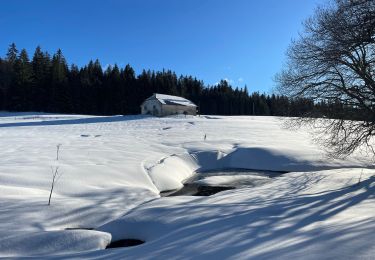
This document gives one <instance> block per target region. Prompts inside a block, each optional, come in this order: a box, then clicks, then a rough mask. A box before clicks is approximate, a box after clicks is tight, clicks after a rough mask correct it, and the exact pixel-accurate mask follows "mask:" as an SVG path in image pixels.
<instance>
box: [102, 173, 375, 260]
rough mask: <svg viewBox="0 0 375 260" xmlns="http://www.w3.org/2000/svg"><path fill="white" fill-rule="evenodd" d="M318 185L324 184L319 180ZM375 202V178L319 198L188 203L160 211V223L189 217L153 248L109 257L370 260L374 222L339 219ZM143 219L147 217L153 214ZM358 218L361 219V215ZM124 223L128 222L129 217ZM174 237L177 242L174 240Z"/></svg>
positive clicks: (317, 195)
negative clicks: (166, 217)
mask: <svg viewBox="0 0 375 260" xmlns="http://www.w3.org/2000/svg"><path fill="white" fill-rule="evenodd" d="M306 181H308V180H306ZM312 181H319V178H318V179H314V180H312ZM303 185H304V184H303ZM297 189H298V188H297ZM301 189H303V188H301ZM243 192H246V189H244V190H243ZM234 195H236V194H233V196H234ZM225 196H231V192H228V193H227V194H226V195H225ZM237 196H238V194H237ZM374 198H375V176H372V177H370V178H368V179H366V180H364V181H362V182H361V183H359V184H355V185H351V186H347V187H344V188H340V189H334V190H330V191H326V192H320V193H314V194H301V195H293V194H290V195H288V194H286V195H284V196H282V197H280V198H277V197H276V198H275V197H273V198H259V197H252V198H249V199H248V200H242V201H241V202H239V203H227V202H225V197H222V196H220V197H218V198H217V201H215V198H212V199H211V200H206V199H202V200H201V203H197V200H195V201H192V202H187V203H186V202H184V203H183V205H175V206H172V207H169V208H168V209H163V208H162V207H161V208H158V210H159V211H160V212H159V216H153V217H154V218H156V219H157V218H159V219H163V216H164V215H171V216H186V217H185V218H184V220H182V221H178V222H177V223H176V224H175V225H174V226H173V225H172V227H170V225H171V223H169V224H168V223H166V225H165V226H164V227H163V228H162V229H161V231H164V232H163V233H162V234H163V236H162V237H161V238H159V239H156V240H154V241H146V244H145V245H146V246H147V249H146V248H139V249H137V248H134V249H132V250H129V251H126V252H124V251H107V252H103V255H105V256H106V257H116V256H118V257H119V256H121V255H123V256H124V255H125V256H127V257H136V256H140V255H142V257H143V258H144V259H152V256H155V255H157V256H158V257H162V258H163V257H165V258H168V257H175V256H176V253H178V256H179V257H181V258H189V259H192V258H194V256H199V257H200V258H202V259H211V258H215V257H217V256H220V258H221V259H227V258H232V259H238V258H248V257H249V256H251V258H254V259H274V258H286V257H299V258H302V257H304V256H306V257H307V256H308V257H309V258H322V257H323V258H324V257H325V256H326V255H327V256H330V257H332V256H335V257H338V258H340V257H342V256H343V255H340V254H342V252H343V251H345V250H346V251H345V252H348V255H347V257H349V258H350V255H352V256H361V255H362V256H363V255H365V256H366V251H367V250H369V249H371V248H372V249H371V250H373V248H374V245H373V241H372V239H371V238H372V237H373V230H374V228H375V220H374V219H371V218H370V217H367V218H366V217H363V218H358V220H353V219H351V217H350V216H351V215H349V216H344V215H340V216H344V218H343V219H344V220H345V221H346V222H345V223H344V222H341V221H340V219H341V218H340V216H338V215H339V214H345V213H346V212H344V211H346V210H348V209H352V208H353V207H355V206H356V205H358V204H360V203H361V202H364V201H365V200H367V199H374ZM212 200H213V201H212ZM223 200H224V201H223ZM212 202H214V203H212ZM362 209H363V207H362ZM149 210H151V212H152V211H153V210H156V209H155V207H153V208H151V209H149ZM352 210H354V209H352ZM202 212H204V213H203V214H202ZM143 214H147V209H145V210H144V212H143ZM351 214H352V212H351ZM355 216H356V217H360V214H355ZM132 219H134V216H132V214H130V216H129V218H128V221H130V222H131V221H132ZM123 220H124V221H127V217H125V218H124V219H123ZM137 221H142V220H141V219H138V220H137ZM157 224H158V222H155V225H157ZM124 233H126V231H125V230H124ZM168 233H169V234H168ZM171 234H173V238H174V239H170V238H169V237H170V235H171ZM176 238H178V239H176ZM269 248H271V250H268V249H269ZM317 248H318V250H317ZM310 249H312V251H310V252H315V253H318V254H319V255H316V256H313V255H306V253H308V252H309V250H310ZM337 249H339V250H337ZM336 252H338V253H336ZM367 252H368V251H367ZM335 254H337V255H335ZM103 255H102V256H103Z"/></svg>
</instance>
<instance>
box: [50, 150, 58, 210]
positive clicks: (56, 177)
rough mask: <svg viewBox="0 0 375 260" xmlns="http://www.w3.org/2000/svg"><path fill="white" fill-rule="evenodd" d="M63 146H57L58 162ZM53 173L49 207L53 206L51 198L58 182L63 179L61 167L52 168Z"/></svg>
mask: <svg viewBox="0 0 375 260" xmlns="http://www.w3.org/2000/svg"><path fill="white" fill-rule="evenodd" d="M60 147H61V144H58V145H56V162H58V161H59V152H60ZM51 173H52V182H51V189H50V192H49V198H48V206H49V205H51V198H52V193H53V188H54V187H55V185H56V183H57V181H58V180H59V178H60V177H61V172H59V166H58V165H56V166H51Z"/></svg>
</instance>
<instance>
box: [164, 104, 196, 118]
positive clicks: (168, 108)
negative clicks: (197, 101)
mask: <svg viewBox="0 0 375 260" xmlns="http://www.w3.org/2000/svg"><path fill="white" fill-rule="evenodd" d="M184 111H186V112H187V114H188V115H194V116H195V115H196V114H197V107H193V106H175V105H162V116H169V115H176V114H184Z"/></svg>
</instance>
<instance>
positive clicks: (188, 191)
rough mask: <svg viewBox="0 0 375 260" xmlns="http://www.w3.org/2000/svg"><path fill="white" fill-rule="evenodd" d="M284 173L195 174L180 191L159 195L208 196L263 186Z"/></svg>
mask: <svg viewBox="0 0 375 260" xmlns="http://www.w3.org/2000/svg"><path fill="white" fill-rule="evenodd" d="M284 173H285V172H276V171H262V170H249V169H220V170H212V171H204V172H197V173H196V174H195V175H194V176H192V177H191V178H189V179H187V180H186V181H185V182H184V186H183V187H182V188H181V189H179V190H173V191H165V192H162V193H161V195H162V196H163V197H170V196H210V195H213V194H215V193H218V192H221V191H225V190H231V189H238V188H242V187H255V186H259V185H263V184H265V183H268V182H270V181H272V178H275V177H278V176H281V175H282V174H284Z"/></svg>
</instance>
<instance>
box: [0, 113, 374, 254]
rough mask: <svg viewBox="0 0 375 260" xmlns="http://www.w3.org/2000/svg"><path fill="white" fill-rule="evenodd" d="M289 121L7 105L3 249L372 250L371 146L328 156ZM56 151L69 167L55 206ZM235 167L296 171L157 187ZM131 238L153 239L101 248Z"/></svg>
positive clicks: (1, 153) (0, 165) (0, 166)
mask: <svg viewBox="0 0 375 260" xmlns="http://www.w3.org/2000/svg"><path fill="white" fill-rule="evenodd" d="M281 123H282V122H281V119H279V118H274V117H221V116H203V117H187V118H185V117H169V118H153V117H148V116H110V117H103V116H100V117H99V116H84V115H59V114H43V113H5V112H4V113H0V140H1V147H2V149H0V192H1V197H0V257H10V256H14V257H22V256H34V257H35V258H36V259H40V258H44V257H45V258H56V259H59V258H84V259H109V258H112V259H113V258H115V259H123V258H130V259H132V258H136V259H138V258H142V259H155V258H162V257H164V258H167V259H180V258H188V259H189V258H190V259H191V258H194V259H208V258H219V259H223V258H232V259H272V258H279V259H288V258H303V259H316V258H319V259H335V258H340V259H371V258H373V256H374V255H375V246H374V245H373V243H372V241H374V239H375V235H374V234H373V233H374V232H373V230H374V228H375V218H374V216H375V206H374V205H375V203H374V202H375V196H374V194H375V193H374V190H375V184H374V183H375V174H374V172H373V170H372V169H373V166H372V161H371V160H370V159H371V158H369V157H366V156H365V155H363V154H360V153H357V154H355V155H353V156H352V157H349V158H347V159H345V160H330V159H328V158H326V157H325V155H324V153H323V152H322V149H321V148H320V147H318V146H316V145H315V144H314V143H313V142H312V141H311V140H312V137H311V136H310V135H309V133H308V132H307V131H305V130H304V129H301V130H299V131H289V130H286V129H283V128H282V127H281ZM205 135H206V137H207V138H206V140H204V136H205ZM58 144H61V147H60V154H59V161H57V162H56V146H57V145H58ZM53 165H58V166H59V171H61V173H62V175H61V178H60V179H59V180H58V182H57V184H56V186H55V190H54V193H53V195H52V202H51V206H47V202H48V195H49V189H50V184H51V178H52V175H51V166H53ZM227 168H245V169H254V170H273V171H288V172H290V173H287V174H284V175H282V176H280V177H275V178H266V177H262V176H254V175H253V176H250V175H248V174H241V173H239V174H238V175H236V176H225V175H222V176H210V175H207V176H204V177H203V178H202V179H201V180H199V181H198V182H201V183H205V184H210V185H219V184H220V185H225V184H228V183H233V182H237V183H242V182H248V181H249V182H251V181H252V180H254V179H259V181H261V182H262V180H263V179H265V180H267V182H262V185H259V186H256V187H250V186H249V187H241V188H239V189H235V190H229V191H224V192H220V193H217V194H215V195H213V196H210V197H192V196H179V197H163V198H160V196H159V192H161V191H165V190H173V189H177V188H180V187H182V185H183V182H184V181H185V180H186V179H188V178H190V177H191V176H193V174H194V172H195V171H199V172H204V171H208V170H217V169H227ZM66 228H95V230H84V229H78V230H65V229H66ZM125 238H135V239H141V240H144V241H146V242H145V243H144V244H142V245H139V246H136V247H131V248H117V249H107V250H103V248H105V247H106V245H107V244H108V243H109V242H110V240H111V241H116V240H119V239H125Z"/></svg>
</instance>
